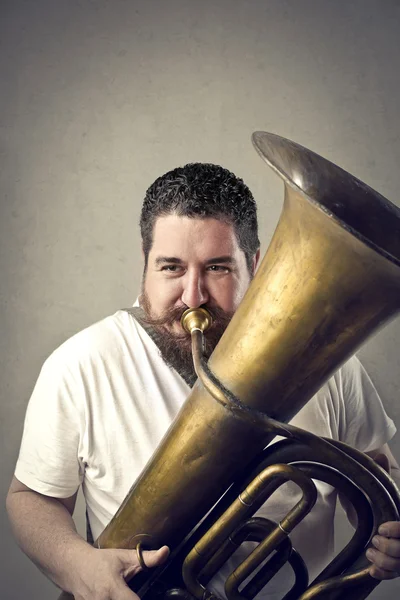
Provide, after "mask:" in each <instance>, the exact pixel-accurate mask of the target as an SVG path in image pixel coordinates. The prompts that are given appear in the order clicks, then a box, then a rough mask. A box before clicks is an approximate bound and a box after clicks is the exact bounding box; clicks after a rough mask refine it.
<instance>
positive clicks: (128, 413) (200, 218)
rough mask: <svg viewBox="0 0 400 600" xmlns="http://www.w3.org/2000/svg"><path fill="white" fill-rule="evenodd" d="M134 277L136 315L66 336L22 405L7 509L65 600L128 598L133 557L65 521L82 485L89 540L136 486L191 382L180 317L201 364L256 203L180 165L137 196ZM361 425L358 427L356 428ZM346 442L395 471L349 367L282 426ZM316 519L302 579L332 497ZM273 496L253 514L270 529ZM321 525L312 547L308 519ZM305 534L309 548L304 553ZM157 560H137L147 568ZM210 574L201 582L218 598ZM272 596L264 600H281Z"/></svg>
mask: <svg viewBox="0 0 400 600" xmlns="http://www.w3.org/2000/svg"><path fill="white" fill-rule="evenodd" d="M140 225H141V234H142V243H143V256H144V274H143V282H142V291H141V296H140V301H139V304H140V308H141V309H142V311H143V312H142V313H140V311H139V312H138V313H136V317H133V316H132V314H131V311H117V313H116V314H115V315H113V316H111V317H108V318H106V319H104V320H103V321H100V322H99V323H96V324H95V325H92V326H91V327H89V328H88V329H86V330H84V331H82V332H80V333H78V334H77V335H75V336H73V337H72V338H71V339H70V340H68V341H67V342H65V343H64V344H63V345H62V346H61V347H60V348H58V349H57V350H56V351H55V352H54V353H53V354H52V355H51V356H50V357H49V359H48V360H47V361H46V363H45V365H44V366H43V369H42V372H41V374H40V377H39V379H38V382H37V384H36V387H35V390H34V392H33V394H32V397H31V400H30V403H29V406H28V410H27V416H26V421H25V429H24V435H23V440H22V445H21V450H20V456H19V459H18V463H17V467H16V472H15V477H14V479H13V482H12V484H11V487H10V491H9V495H8V501H7V505H8V511H9V515H10V519H11V522H12V524H13V528H14V531H15V535H16V538H17V540H18V542H19V544H20V545H21V547H22V549H23V550H24V551H25V552H26V554H27V555H28V556H30V558H31V559H32V560H33V561H34V562H35V563H36V564H37V565H38V566H39V568H40V569H42V570H43V572H44V573H46V575H47V576H48V577H50V578H51V579H52V581H54V583H55V584H56V585H58V586H59V587H60V588H62V589H64V590H66V591H69V592H71V593H72V594H74V596H75V598H76V600H95V599H96V600H101V599H106V598H107V599H111V600H129V599H132V598H135V594H133V592H131V591H130V590H129V588H128V587H127V585H126V584H125V580H127V579H129V578H130V577H131V576H133V575H135V573H137V572H138V571H139V570H140V566H139V563H138V560H137V556H136V552H135V551H132V550H98V549H95V548H93V547H92V546H90V545H89V544H88V543H86V541H84V540H83V539H82V538H81V537H80V536H79V535H78V534H77V533H76V531H75V528H74V524H73V521H72V517H71V515H72V513H73V509H74V505H75V500H76V493H77V490H78V488H79V485H81V484H82V487H83V492H84V495H85V500H86V504H87V511H88V518H89V522H90V526H91V529H92V533H93V537H94V538H95V539H96V538H97V537H98V535H99V534H100V533H101V531H102V530H103V528H104V527H105V526H106V525H107V523H108V522H109V520H110V519H111V518H112V516H113V515H114V514H115V512H116V510H117V509H118V507H119V505H120V504H121V502H122V501H123V499H124V497H125V495H126V494H127V492H128V491H129V488H130V487H131V485H132V482H133V481H134V480H135V479H136V477H138V476H139V474H140V472H141V471H142V469H143V467H144V466H145V464H146V462H147V460H148V459H149V457H150V456H151V455H152V453H153V451H154V449H155V448H156V447H157V445H158V443H159V442H160V440H161V438H162V436H163V435H164V433H165V431H166V429H167V427H168V426H169V424H170V423H171V421H172V420H173V418H174V417H175V415H176V414H177V412H178V410H179V408H180V406H181V405H182V403H183V402H184V400H185V398H186V397H187V395H188V393H189V391H190V386H191V385H193V382H194V380H195V374H194V371H193V366H192V360H191V352H190V340H189V339H188V336H186V335H185V334H184V332H183V330H182V328H181V326H180V316H181V314H182V312H183V311H184V310H185V309H186V308H187V307H199V306H204V307H206V308H208V309H209V310H210V312H211V313H212V314H213V316H214V319H215V324H214V325H213V327H212V328H211V330H210V332H209V333H207V334H206V337H207V347H206V352H207V354H208V355H209V354H210V353H211V351H212V348H213V347H214V346H215V344H216V343H217V342H218V339H219V338H220V336H221V335H222V332H223V330H224V328H225V327H226V325H227V323H228V322H229V319H230V317H231V315H232V314H233V313H234V312H235V310H236V309H237V307H238V305H239V303H240V301H241V299H242V298H243V295H244V293H245V291H246V289H247V287H248V285H249V283H250V281H251V279H252V276H253V274H254V272H255V269H256V267H257V263H258V260H259V241H258V235H257V216H256V206H255V202H254V200H253V197H252V195H251V193H250V191H249V189H248V188H247V187H246V186H245V184H244V183H243V182H242V180H240V179H238V178H236V177H235V176H234V175H233V174H232V173H230V172H228V171H226V170H225V169H222V168H221V167H217V166H215V165H208V164H191V165H186V166H185V167H183V168H179V169H175V170H173V171H171V172H169V173H167V174H166V175H164V176H163V177H160V178H159V179H157V180H156V181H155V183H154V184H153V185H152V186H151V187H150V188H149V190H148V191H147V194H146V198H145V201H144V204H143V209H142V215H141V222H140ZM360 415H362V420H361V418H360ZM292 422H293V423H294V424H296V425H300V426H303V427H305V428H308V429H309V430H311V431H313V432H316V433H318V434H322V435H329V436H330V437H336V438H339V439H342V440H344V441H347V442H349V443H351V442H352V443H353V445H354V446H357V447H358V448H359V449H361V450H363V451H366V452H368V454H370V455H371V456H373V457H379V458H378V460H380V461H386V462H385V464H386V466H387V468H389V465H391V468H392V473H393V474H395V470H397V469H398V465H397V463H396V461H395V459H394V458H393V456H392V454H391V452H390V450H389V448H388V446H387V441H388V440H389V439H390V438H391V437H392V435H393V434H394V431H395V428H394V425H393V423H392V421H391V420H390V419H389V418H388V417H387V416H386V414H385V412H384V410H383V408H382V405H381V403H380V400H379V398H378V397H377V394H376V391H375V389H374V388H373V386H372V384H371V382H370V380H369V378H368V376H367V375H366V373H365V371H364V370H363V369H362V367H361V365H360V364H359V362H358V361H357V360H356V359H355V358H354V359H352V360H351V361H349V362H348V363H347V364H346V365H345V366H344V367H343V368H342V369H341V370H340V371H339V372H338V373H337V374H336V375H335V377H333V378H332V379H331V380H330V382H329V383H328V384H327V385H326V386H324V387H323V388H322V390H321V391H320V392H319V393H318V394H317V395H316V397H314V398H313V399H312V400H311V401H310V402H309V403H308V405H307V406H306V407H304V409H302V411H300V412H299V414H298V415H297V416H296V417H295V419H294V420H293V421H292ZM319 491H320V501H319V503H317V507H316V512H315V515H316V516H311V515H309V518H308V517H307V519H308V520H307V522H306V523H304V524H301V525H300V526H299V528H298V532H296V531H295V532H294V533H295V534H296V535H297V538H298V544H297V541H296V545H299V547H301V546H302V545H303V546H304V552H305V555H306V556H305V559H306V561H307V562H308V564H309V566H310V568H311V570H314V571H315V570H317V571H318V569H319V567H320V564H319V562H320V559H321V555H322V558H323V559H324V558H325V559H327V558H328V555H329V552H330V546H331V542H332V523H331V520H332V516H333V512H334V504H335V499H336V496H335V493H334V491H332V489H331V488H330V487H329V486H325V485H324V484H322V485H321V486H320V489H319ZM291 494H292V492H291V490H290V489H289V491H288V492H287V494H286V496H287V497H286V499H285V498H282V496H280V497H279V498H278V500H276V501H275V503H274V501H273V502H272V504H271V505H269V506H268V507H267V508H265V511H266V514H267V515H268V516H270V517H271V515H272V517H271V518H276V519H278V518H279V513H280V512H282V511H283V509H284V508H285V502H286V501H287V500H288V499H289V508H290V507H291V506H292V503H291V501H290V495H291ZM315 521H316V522H317V523H318V525H320V523H321V522H322V523H324V526H323V528H322V531H323V534H322V538H321V539H322V541H321V543H320V544H319V545H318V544H316V543H315V535H313V534H312V533H310V532H311V525H314V522H315ZM310 535H311V540H312V544H310V543H309V542H308V543H305V540H306V539H307V537H309V536H310ZM396 538H400V528H399V523H388V524H386V525H385V526H384V528H382V532H381V535H380V536H377V538H376V540H375V542H374V543H375V545H376V547H377V550H376V551H375V554H374V555H373V556H371V557H370V560H371V562H372V563H373V566H372V568H371V574H372V575H373V576H374V577H377V578H379V579H384V578H391V577H395V576H396V575H397V571H400V540H399V539H396ZM167 555H168V549H167V548H165V547H163V548H161V549H159V550H158V551H153V552H146V553H145V555H144V558H145V562H146V564H147V565H148V566H150V567H152V566H155V565H158V564H161V563H162V562H163V561H164V560H165V559H166V557H167ZM223 576H224V569H223V570H222V573H221V574H220V576H217V577H216V579H215V581H214V582H213V584H212V585H213V586H214V589H217V590H218V591H219V593H222V588H221V580H219V579H218V577H220V578H222V577H223ZM278 593H280V591H279V590H276V593H275V591H272V592H269V591H267V592H266V593H265V597H266V598H275V597H281V595H282V594H281V595H276V594H278Z"/></svg>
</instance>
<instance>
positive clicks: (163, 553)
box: [119, 546, 169, 581]
mask: <svg viewBox="0 0 400 600" xmlns="http://www.w3.org/2000/svg"><path fill="white" fill-rule="evenodd" d="M168 555H169V548H168V546H162V547H161V548H159V549H158V550H144V551H143V561H144V564H145V565H146V567H148V568H149V569H151V568H152V567H157V566H158V565H161V564H162V563H163V562H165V561H166V559H167V558H168ZM119 558H120V560H121V561H122V564H123V577H124V579H125V580H126V581H129V580H130V579H131V578H132V577H134V576H135V575H137V573H140V571H142V567H141V566H140V561H139V557H138V554H137V551H136V549H134V550H120V551H119Z"/></svg>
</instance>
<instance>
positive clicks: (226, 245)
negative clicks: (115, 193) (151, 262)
mask: <svg viewBox="0 0 400 600" xmlns="http://www.w3.org/2000/svg"><path fill="white" fill-rule="evenodd" d="M237 252H240V248H239V245H238V242H237V237H236V233H235V230H234V227H233V225H232V223H227V222H225V221H220V220H219V219H214V218H209V217H208V218H205V219H201V218H189V217H182V216H178V215H173V214H172V215H166V216H162V217H158V218H157V220H156V222H155V224H154V229H153V244H152V248H151V251H150V254H153V255H154V256H155V255H159V254H163V255H165V256H176V257H178V256H179V255H181V254H188V255H198V256H199V258H201V257H204V258H205V257H208V256H209V255H211V256H220V255H225V254H227V255H228V254H229V255H235V254H236V253H237Z"/></svg>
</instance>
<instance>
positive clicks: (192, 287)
mask: <svg viewBox="0 0 400 600" xmlns="http://www.w3.org/2000/svg"><path fill="white" fill-rule="evenodd" d="M181 300H182V302H183V303H184V304H186V306H187V307H189V308H198V307H199V306H201V305H202V304H205V303H206V302H207V300H208V291H207V287H206V285H205V281H204V278H203V277H202V276H201V274H199V273H188V274H187V277H186V278H185V281H184V285H183V290H182V296H181Z"/></svg>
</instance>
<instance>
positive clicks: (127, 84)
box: [0, 0, 400, 600]
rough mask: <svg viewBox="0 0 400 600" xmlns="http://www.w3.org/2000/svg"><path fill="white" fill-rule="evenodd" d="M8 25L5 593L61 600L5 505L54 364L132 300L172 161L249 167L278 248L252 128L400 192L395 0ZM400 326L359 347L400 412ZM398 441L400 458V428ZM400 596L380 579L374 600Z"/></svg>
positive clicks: (203, 8) (53, 12) (168, 10)
mask: <svg viewBox="0 0 400 600" xmlns="http://www.w3.org/2000/svg"><path fill="white" fill-rule="evenodd" d="M0 21H1V23H0V50H1V51H0V80H1V101H0V102H1V104H0V115H1V175H0V177H1V182H0V185H1V221H0V268H1V279H0V281H1V288H0V302H1V333H0V352H1V364H0V373H1V375H0V389H1V412H2V415H1V427H2V431H1V455H0V460H1V498H2V509H1V525H2V547H3V555H2V559H1V562H0V564H1V570H2V576H1V579H0V581H1V583H0V587H1V597H2V598H4V599H7V600H17V599H18V600H19V599H21V598H24V597H29V598H33V599H36V598H38V599H39V598H40V599H41V600H51V599H53V598H55V597H56V596H57V593H56V590H55V589H54V588H53V586H52V584H50V583H48V582H47V581H46V580H45V578H44V577H43V576H42V575H41V574H40V573H39V572H38V571H36V569H35V568H34V567H33V566H32V565H31V564H30V563H29V561H28V560H27V559H26V558H25V557H24V556H23V555H22V553H21V552H20V551H19V550H18V548H17V547H16V545H15V543H14V542H13V541H12V539H11V536H10V532H9V527H8V524H7V522H6V518H5V513H4V510H3V504H4V503H3V498H4V496H5V493H6V490H7V488H8V484H9V480H10V478H11V476H12V473H13V469H14V464H15V460H16V456H17V450H18V446H19V441H20V436H21V432H22V425H23V417H24V412H25V408H26V404H27V401H28V398H29V395H30V392H31V389H32V387H33V385H34V382H35V379H36V377H37V374H38V371H39V368H40V366H41V364H42V362H43V360H44V359H45V357H46V356H47V355H48V354H49V353H50V352H51V350H52V349H53V348H54V347H55V346H56V345H58V344H59V343H60V342H62V341H63V340H64V339H65V338H67V337H68V336H70V335H71V334H72V333H74V332H76V331H77V330H79V329H81V328H82V327H84V326H86V325H88V324H89V323H91V322H93V321H95V320H98V319H100V318H101V317H103V316H105V315H107V314H109V313H111V312H114V311H115V310H116V309H117V308H118V307H122V306H126V305H129V304H131V302H132V300H133V299H134V298H135V296H136V293H137V290H138V286H139V282H140V275H141V268H142V267H141V261H140V254H139V236H138V228H137V221H138V216H139V210H140V205H141V201H142V198H143V194H144V192H145V190H146V188H147V187H148V185H149V184H150V183H151V182H152V181H153V180H154V179H155V178H156V177H157V176H158V175H160V174H161V173H163V172H165V171H167V170H169V169H170V168H173V167H175V166H177V165H181V164H184V163H186V162H190V161H210V162H216V163H220V164H222V165H224V166H226V167H228V168H230V169H232V170H233V171H235V172H237V174H239V175H240V176H242V177H243V178H244V179H245V181H246V182H247V183H248V184H249V185H250V187H251V188H252V189H253V191H254V193H255V196H256V198H257V200H258V202H259V206H260V222H261V231H262V234H261V238H262V242H263V246H264V248H265V246H266V245H267V244H268V241H269V239H270V236H271V234H272V231H273V229H274V227H275V225H276V222H277V219H278V215H279V213H280V210H281V205H282V192H283V187H282V185H281V182H280V180H278V178H277V177H276V176H275V175H274V174H273V173H272V172H271V171H270V170H269V169H268V168H267V167H266V166H265V165H264V164H263V163H262V161H261V160H260V159H259V158H258V156H257V155H256V153H255V151H254V150H253V149H252V146H251V144H250V141H249V138H250V134H251V132H252V131H254V130H257V129H262V130H269V131H273V132H275V133H278V134H281V135H284V136H287V137H290V138H292V139H294V140H296V141H298V142H299V143H302V144H304V145H305V146H308V147H310V148H311V149H313V150H315V151H317V152H319V153H321V154H322V155H324V156H326V157H327V158H329V159H331V160H333V161H334V162H336V163H338V164H340V165H341V166H343V167H344V168H346V169H347V170H349V171H351V172H353V173H354V174H355V175H357V176H358V177H360V178H361V179H362V180H364V181H365V182H366V183H368V184H370V185H372V186H373V187H375V188H376V189H378V190H379V191H380V192H381V193H383V194H384V195H386V196H387V197H389V198H390V199H392V200H393V201H394V202H396V203H399V191H398V182H399V158H400V146H399V136H400V122H399V118H398V110H399V101H400V74H399V64H398V63H399V52H400V36H399V28H400V3H399V1H397V0H355V1H354V0H353V1H350V0H347V1H345V0H341V1H334V0H319V1H317V0H286V1H285V0H263V1H261V0H258V1H251V0H248V1H247V2H246V1H245V0H230V1H229V0H202V1H200V0H197V1H186V2H184V1H183V0H169V1H165V2H163V1H162V0H159V1H156V0H147V1H145V0H138V1H134V0H132V1H128V0H113V1H107V0H98V1H86V2H85V1H83V0H81V1H79V0H69V1H67V0H64V1H61V0H36V1H35V2H32V1H31V0H25V1H23V0H2V2H1V5H0ZM399 333H400V320H398V321H397V322H395V323H393V324H391V325H390V326H389V327H388V328H387V329H385V331H384V332H382V333H380V334H379V335H378V336H376V337H375V338H374V339H373V340H371V341H370V342H369V343H368V344H367V345H366V346H365V348H364V349H363V350H362V351H361V353H360V355H361V358H362V359H363V362H364V364H365V365H366V366H367V368H368V370H369V372H370V373H371V375H372V376H373V378H374V380H375V383H376V385H377V387H378V390H379V391H380V393H381V395H382V398H383V400H384V403H385V405H386V407H387V410H388V412H389V414H390V415H391V416H392V417H393V418H394V419H395V420H396V422H397V423H400V408H399V405H398V389H399V384H400V374H399V366H400V361H399V356H398V339H399ZM393 448H394V452H395V454H396V455H397V457H399V456H400V444H399V441H398V439H397V440H396V439H395V440H394V443H393ZM128 460H129V459H128ZM78 513H79V514H78V517H77V519H78V522H79V525H80V526H81V524H82V514H81V509H80V511H78ZM345 533H346V526H345V525H343V524H342V525H341V526H340V537H342V536H343V535H345ZM4 549H5V552H4ZM399 591H400V585H399V583H398V581H396V582H390V583H385V584H382V585H381V586H380V587H379V588H378V589H377V590H376V592H375V593H374V596H373V597H374V598H392V597H393V598H394V597H397V595H398V593H399Z"/></svg>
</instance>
